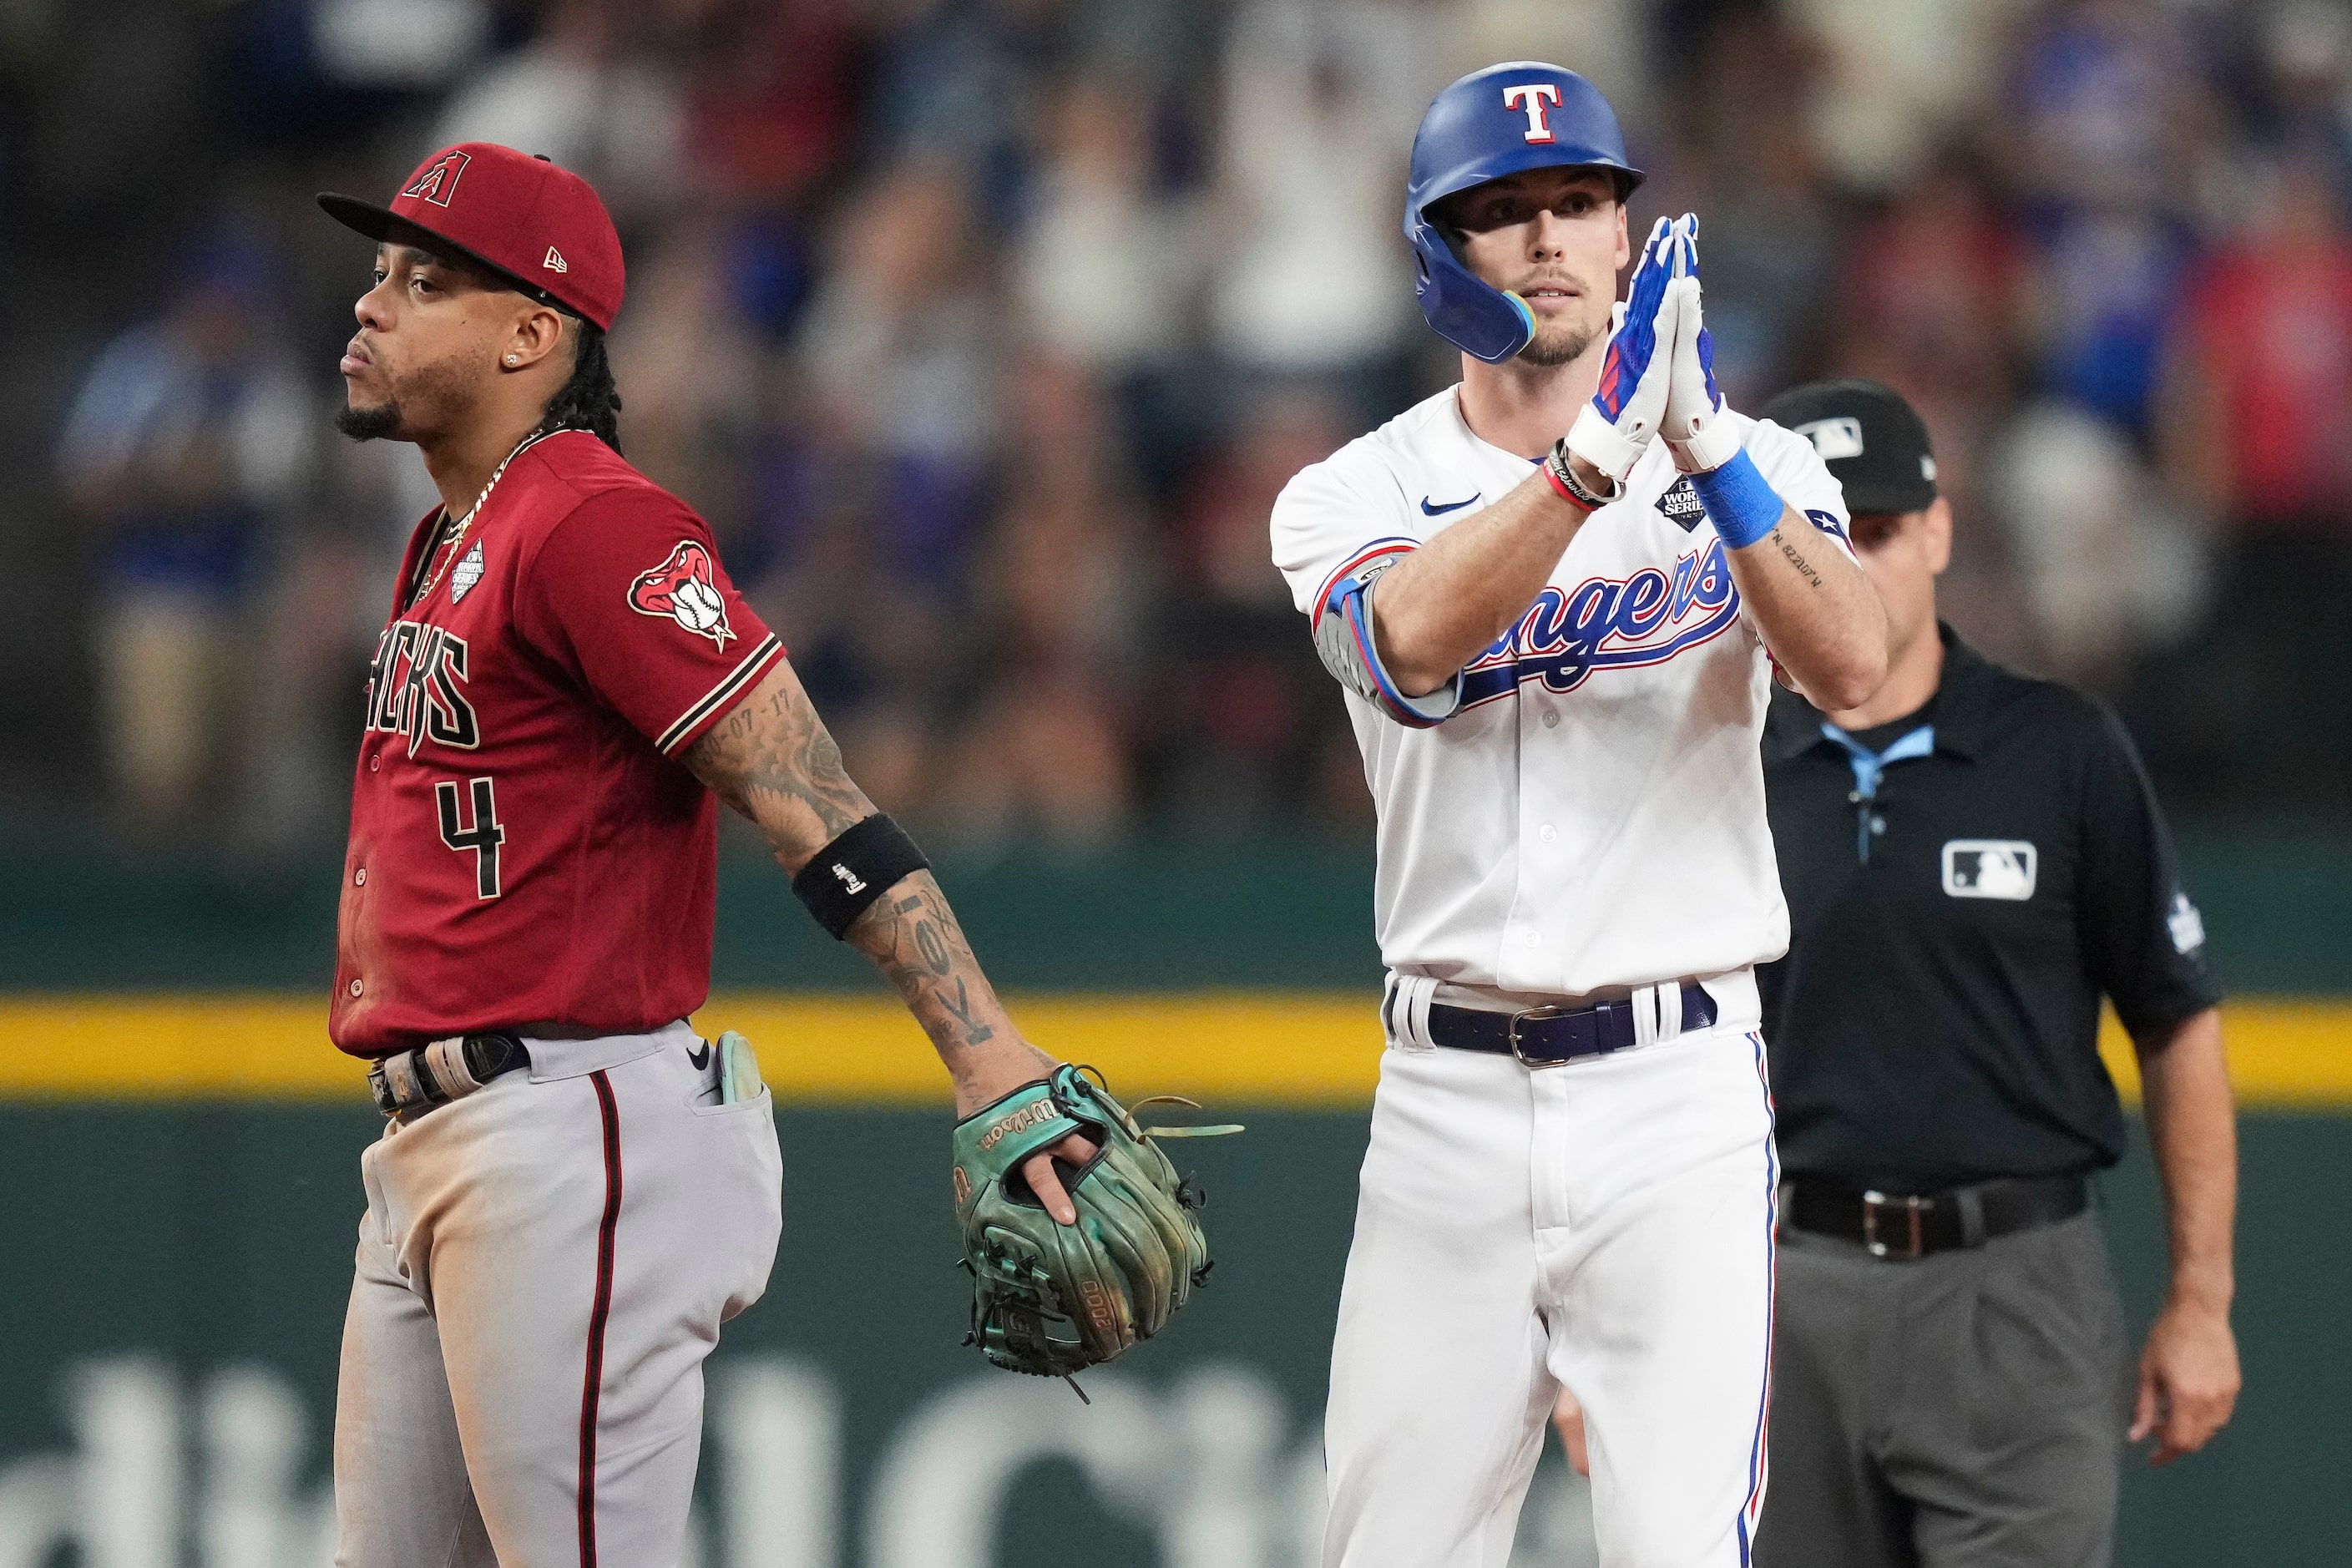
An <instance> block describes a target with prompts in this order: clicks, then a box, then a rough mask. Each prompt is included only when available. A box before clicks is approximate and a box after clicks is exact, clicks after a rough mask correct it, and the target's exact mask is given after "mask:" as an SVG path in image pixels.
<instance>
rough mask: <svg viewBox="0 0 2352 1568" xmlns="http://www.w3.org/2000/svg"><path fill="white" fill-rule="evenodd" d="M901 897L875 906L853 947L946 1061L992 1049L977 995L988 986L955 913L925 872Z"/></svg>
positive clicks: (862, 920)
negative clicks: (976, 991) (987, 1046)
mask: <svg viewBox="0 0 2352 1568" xmlns="http://www.w3.org/2000/svg"><path fill="white" fill-rule="evenodd" d="M904 885H905V887H906V888H907V889H908V890H907V891H906V892H905V893H904V894H903V895H901V896H900V897H898V898H896V899H892V900H882V901H879V902H877V903H875V904H873V905H871V906H869V907H868V908H867V910H866V913H864V914H863V915H860V916H859V917H858V920H857V923H856V925H853V926H851V927H850V928H849V932H848V936H849V941H850V942H852V943H854V944H855V945H856V947H857V948H858V949H859V951H861V952H864V953H865V954H866V956H867V957H868V958H870V959H872V960H873V961H874V964H875V967H876V968H877V969H879V970H881V972H882V974H883V977H884V978H885V979H887V980H888V981H889V982H890V984H891V986H892V988H893V989H895V990H896V991H897V992H898V994H899V996H900V998H901V999H902V1000H904V1001H905V1002H906V1004H907V1007H908V1011H910V1012H911V1013H913V1014H914V1016H915V1021H916V1022H917V1023H919V1024H920V1025H921V1026H923V1032H924V1033H925V1034H927V1035H929V1037H930V1038H931V1044H932V1045H933V1046H935V1047H938V1049H939V1051H940V1055H941V1056H944V1057H949V1058H950V1059H952V1058H953V1056H954V1053H956V1052H958V1051H961V1050H964V1049H967V1048H969V1047H973V1046H980V1045H985V1044H987V1043H988V1042H989V1041H991V1040H992V1039H994V1038H995V1037H996V1035H997V1029H996V1026H994V1025H992V1024H987V1023H983V1022H982V1021H981V1017H982V1006H981V1004H980V1003H979V1002H978V1001H976V1000H975V998H974V996H973V994H972V993H973V988H974V987H975V986H979V987H982V996H983V997H984V996H985V994H986V992H985V986H986V984H987V981H986V980H985V979H984V978H983V977H982V974H981V973H980V963H979V961H978V960H977V959H975V958H974V957H973V956H972V952H971V943H970V942H966V941H965V940H964V935H963V928H962V927H961V925H959V924H958V923H957V922H956V918H955V911H954V910H950V909H949V908H948V901H947V899H946V897H945V896H944V895H943V894H941V893H940V889H939V884H938V883H937V882H936V881H935V880H933V879H932V877H931V874H930V873H929V871H918V872H916V873H915V874H914V875H913V876H911V877H909V878H908V879H907V881H906V883H905V884H904Z"/></svg>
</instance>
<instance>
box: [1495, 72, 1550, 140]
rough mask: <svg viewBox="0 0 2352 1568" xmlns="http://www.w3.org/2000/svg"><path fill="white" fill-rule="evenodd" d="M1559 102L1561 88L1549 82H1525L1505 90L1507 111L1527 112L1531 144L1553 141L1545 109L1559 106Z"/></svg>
mask: <svg viewBox="0 0 2352 1568" xmlns="http://www.w3.org/2000/svg"><path fill="white" fill-rule="evenodd" d="M1558 103H1559V87H1558V86H1557V85H1555V84H1553V83H1551V82H1548V81H1523V82H1520V83H1519V84H1518V85H1517V86H1516V87H1507V88H1505V89H1503V107H1504V108H1505V109H1519V110H1526V112H1527V117H1528V130H1527V137H1528V141H1530V142H1549V141H1550V140H1551V139H1552V134H1551V124H1550V121H1548V120H1546V119H1545V118H1544V109H1545V106H1546V105H1547V104H1550V105H1557V104H1558Z"/></svg>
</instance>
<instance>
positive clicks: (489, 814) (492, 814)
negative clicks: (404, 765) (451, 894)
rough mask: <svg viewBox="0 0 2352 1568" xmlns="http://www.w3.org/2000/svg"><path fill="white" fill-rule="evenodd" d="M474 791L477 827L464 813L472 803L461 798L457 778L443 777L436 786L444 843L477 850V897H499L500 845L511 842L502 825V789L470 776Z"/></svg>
mask: <svg viewBox="0 0 2352 1568" xmlns="http://www.w3.org/2000/svg"><path fill="white" fill-rule="evenodd" d="M466 787H467V790H468V791H469V792H471V794H472V795H473V800H472V801H471V803H470V804H471V805H472V806H473V808H474V826H471V827H468V826H466V823H465V818H464V816H463V815H462V813H463V811H464V809H465V806H466V805H467V804H468V803H467V802H463V801H460V800H459V799H458V798H457V781H456V780H455V779H443V780H442V781H441V782H440V783H438V784H435V785H434V786H433V798H434V801H435V803H436V805H439V806H440V807H441V842H442V843H444V844H446V845H447V846H448V847H450V848H452V849H457V850H466V849H470V850H472V851H473V852H474V896H475V897H476V898H478V899H495V898H497V897H498V896H499V845H501V844H504V843H505V842H506V841H507V830H506V829H505V828H504V827H502V826H499V802H498V792H497V791H496V789H495V788H493V786H492V785H491V783H490V781H489V780H488V779H469V780H467V784H466Z"/></svg>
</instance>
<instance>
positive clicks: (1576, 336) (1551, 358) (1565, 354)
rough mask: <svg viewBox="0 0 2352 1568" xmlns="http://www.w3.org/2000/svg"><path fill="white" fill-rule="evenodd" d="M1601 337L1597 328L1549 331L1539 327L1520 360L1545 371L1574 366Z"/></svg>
mask: <svg viewBox="0 0 2352 1568" xmlns="http://www.w3.org/2000/svg"><path fill="white" fill-rule="evenodd" d="M1600 336H1601V332H1600V330H1599V329H1598V328H1595V327H1565V326H1563V327H1554V328H1552V329H1550V330H1549V331H1546V330H1545V329H1543V328H1541V327H1538V328H1537V329H1536V335H1535V337H1534V338H1533V339H1532V340H1530V341H1529V342H1528V346H1527V347H1525V348H1523V349H1521V350H1520V351H1519V360H1520V362H1521V363H1525V364H1531V365H1535V366H1537V367H1538V368H1539V369H1543V370H1553V369H1557V368H1558V367H1559V366H1561V365H1564V364H1573V363H1576V362H1577V361H1578V360H1580V359H1582V358H1583V357H1584V356H1585V353H1586V352H1587V351H1589V350H1590V349H1591V347H1592V344H1593V342H1594V341H1595V340H1596V339H1598V338H1599V337H1600Z"/></svg>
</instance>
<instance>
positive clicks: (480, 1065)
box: [368, 1035, 530, 1116]
mask: <svg viewBox="0 0 2352 1568" xmlns="http://www.w3.org/2000/svg"><path fill="white" fill-rule="evenodd" d="M529 1066H530V1052H529V1051H527V1050H525V1049H524V1048H523V1044H522V1042H521V1041H520V1040H519V1039H517V1038H516V1037H514V1036H512V1035H452V1036H450V1037H448V1038H446V1039H443V1040H434V1041H431V1042H429V1043H427V1044H425V1045H422V1046H419V1047H416V1048H415V1050H413V1051H394V1052H393V1053H392V1054H391V1055H390V1056H387V1057H379V1058H376V1061H375V1064H374V1065H373V1066H372V1067H370V1068H368V1093H369V1094H371V1095H373V1096H374V1098H375V1108H376V1109H377V1110H381V1111H383V1113H384V1114H385V1115H386V1116H399V1115H401V1114H403V1113H404V1112H406V1111H411V1110H431V1109H432V1108H433V1107H435V1106H436V1105H446V1104H448V1103H449V1102H450V1101H451V1100H463V1099H464V1098H465V1097H466V1096H467V1095H469V1094H471V1093H473V1092H474V1091H475V1090H476V1089H479V1088H481V1087H482V1086H483V1085H484V1084H486V1083H488V1082H489V1081H490V1080H491V1079H494V1078H497V1077H499V1075H500V1074H502V1073H509V1072H512V1071H514V1069H515V1068H527V1067H529Z"/></svg>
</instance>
